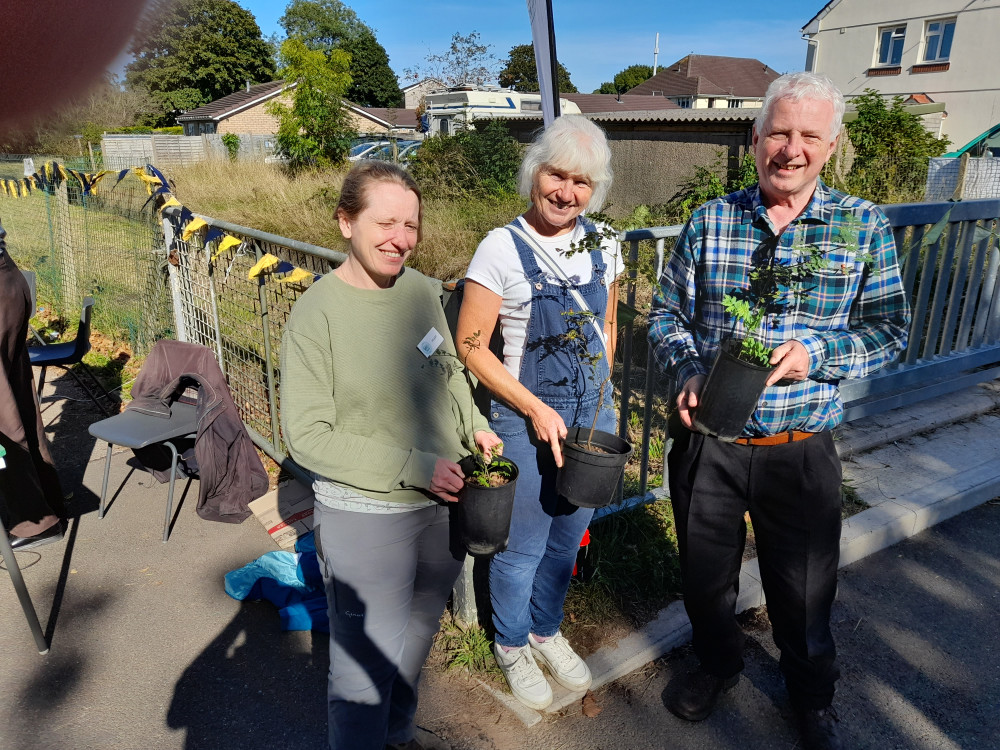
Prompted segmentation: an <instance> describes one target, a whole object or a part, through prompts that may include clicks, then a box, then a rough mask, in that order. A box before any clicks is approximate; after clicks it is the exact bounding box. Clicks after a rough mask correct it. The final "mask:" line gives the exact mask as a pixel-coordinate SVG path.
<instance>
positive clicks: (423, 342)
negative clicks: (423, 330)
mask: <svg viewBox="0 0 1000 750" xmlns="http://www.w3.org/2000/svg"><path fill="white" fill-rule="evenodd" d="M442 341H444V336H442V335H441V334H440V333H438V330H437V328H431V330H429V331H428V332H427V335H426V336H424V337H423V338H422V339H420V343H419V344H417V349H419V350H420V353H421V354H423V355H424V356H425V357H429V356H431V355H432V354H434V352H436V351H437V349H438V347H439V346H441V342H442Z"/></svg>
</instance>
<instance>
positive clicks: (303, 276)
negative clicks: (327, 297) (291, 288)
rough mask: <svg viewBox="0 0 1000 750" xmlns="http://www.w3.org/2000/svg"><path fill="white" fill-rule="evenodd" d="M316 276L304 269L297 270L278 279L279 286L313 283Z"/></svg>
mask: <svg viewBox="0 0 1000 750" xmlns="http://www.w3.org/2000/svg"><path fill="white" fill-rule="evenodd" d="M313 276H314V274H313V273H311V272H310V271H307V270H306V269H304V268H296V269H295V270H294V271H289V272H288V273H286V274H284V275H283V276H281V277H279V278H278V283H279V284H301V283H302V282H303V281H312V278H313Z"/></svg>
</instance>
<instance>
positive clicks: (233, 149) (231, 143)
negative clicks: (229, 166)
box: [222, 133, 240, 161]
mask: <svg viewBox="0 0 1000 750" xmlns="http://www.w3.org/2000/svg"><path fill="white" fill-rule="evenodd" d="M222 145H223V146H225V147H226V151H228V152H229V160H230V161H236V156H237V154H239V152H240V137H239V136H238V135H236V133H223V134H222Z"/></svg>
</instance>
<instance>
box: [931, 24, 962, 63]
mask: <svg viewBox="0 0 1000 750" xmlns="http://www.w3.org/2000/svg"><path fill="white" fill-rule="evenodd" d="M954 35H955V19H954V18H947V19H943V20H938V21H928V22H927V30H926V31H925V32H924V62H946V61H947V60H948V57H949V56H950V55H951V39H952V37H953V36H954Z"/></svg>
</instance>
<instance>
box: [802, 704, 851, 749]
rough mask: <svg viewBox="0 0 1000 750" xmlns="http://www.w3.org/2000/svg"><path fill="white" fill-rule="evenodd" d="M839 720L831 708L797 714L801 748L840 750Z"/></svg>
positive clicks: (834, 710) (841, 745) (841, 746)
mask: <svg viewBox="0 0 1000 750" xmlns="http://www.w3.org/2000/svg"><path fill="white" fill-rule="evenodd" d="M839 723H840V718H839V717H838V716H837V711H836V709H834V707H833V706H827V707H826V708H821V709H819V710H818V711H800V712H799V732H801V734H802V747H803V748H805V750H842V748H843V747H844V746H843V744H842V743H841V741H840V731H839V730H838V729H837V724H839Z"/></svg>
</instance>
